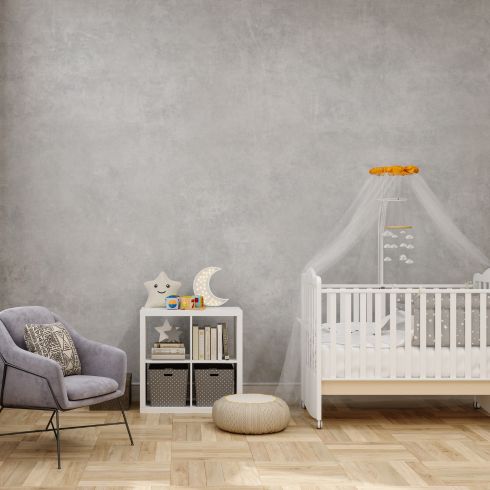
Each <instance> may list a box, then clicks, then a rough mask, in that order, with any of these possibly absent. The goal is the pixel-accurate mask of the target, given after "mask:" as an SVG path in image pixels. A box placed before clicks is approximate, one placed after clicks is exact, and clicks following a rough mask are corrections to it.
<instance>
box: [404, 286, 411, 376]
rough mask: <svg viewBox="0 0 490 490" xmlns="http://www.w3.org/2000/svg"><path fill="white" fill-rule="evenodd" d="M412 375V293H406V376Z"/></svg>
mask: <svg viewBox="0 0 490 490" xmlns="http://www.w3.org/2000/svg"><path fill="white" fill-rule="evenodd" d="M411 377H412V293H405V378H411Z"/></svg>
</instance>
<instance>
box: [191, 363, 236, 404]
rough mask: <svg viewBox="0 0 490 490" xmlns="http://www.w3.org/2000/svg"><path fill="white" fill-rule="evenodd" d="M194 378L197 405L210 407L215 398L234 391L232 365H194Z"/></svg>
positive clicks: (217, 398) (233, 370)
mask: <svg viewBox="0 0 490 490" xmlns="http://www.w3.org/2000/svg"><path fill="white" fill-rule="evenodd" d="M194 379H195V394H196V397H195V399H196V400H195V403H196V406H197V407H212V406H213V404H214V402H215V401H216V400H219V399H220V398H222V397H223V396H226V395H232V394H233V393H235V369H234V367H233V366H228V365H215V366H206V365H201V366H196V368H195V369H194Z"/></svg>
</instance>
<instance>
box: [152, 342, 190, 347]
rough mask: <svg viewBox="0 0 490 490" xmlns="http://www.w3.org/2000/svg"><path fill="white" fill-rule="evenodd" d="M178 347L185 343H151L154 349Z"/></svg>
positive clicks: (183, 345)
mask: <svg viewBox="0 0 490 490" xmlns="http://www.w3.org/2000/svg"><path fill="white" fill-rule="evenodd" d="M178 347H185V344H182V343H180V342H179V343H177V342H155V343H154V344H153V348H154V349H177V348H178Z"/></svg>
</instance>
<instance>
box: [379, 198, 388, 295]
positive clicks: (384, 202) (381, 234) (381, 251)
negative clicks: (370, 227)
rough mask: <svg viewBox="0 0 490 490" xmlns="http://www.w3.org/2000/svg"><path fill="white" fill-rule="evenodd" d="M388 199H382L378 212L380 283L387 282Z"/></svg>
mask: <svg viewBox="0 0 490 490" xmlns="http://www.w3.org/2000/svg"><path fill="white" fill-rule="evenodd" d="M387 207H388V200H385V199H381V202H380V205H379V212H378V284H381V285H383V284H384V283H385V278H384V265H385V257H384V231H385V226H386V208H387Z"/></svg>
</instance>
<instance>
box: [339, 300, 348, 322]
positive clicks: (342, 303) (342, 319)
mask: <svg viewBox="0 0 490 490" xmlns="http://www.w3.org/2000/svg"><path fill="white" fill-rule="evenodd" d="M346 295H347V294H346V293H341V294H339V298H340V304H339V317H340V323H343V324H344V325H345V297H346Z"/></svg>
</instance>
